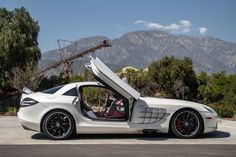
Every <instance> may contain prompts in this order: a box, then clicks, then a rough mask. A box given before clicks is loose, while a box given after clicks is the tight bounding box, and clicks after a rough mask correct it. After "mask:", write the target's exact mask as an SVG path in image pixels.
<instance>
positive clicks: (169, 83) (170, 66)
mask: <svg viewBox="0 0 236 157" xmlns="http://www.w3.org/2000/svg"><path fill="white" fill-rule="evenodd" d="M149 76H150V78H151V80H153V81H154V82H155V83H157V84H158V85H159V86H160V91H165V92H166V93H167V95H171V96H172V97H175V98H182V99H183V97H184V99H194V98H196V96H197V87H198V83H197V79H196V74H195V72H194V70H193V64H192V60H191V59H190V58H186V57H185V58H184V59H177V58H174V57H173V56H171V57H164V58H163V59H161V60H159V61H155V62H153V63H152V64H151V65H150V66H149ZM180 91H181V94H179V92H180ZM183 92H184V93H183ZM180 95H182V96H181V97H180Z"/></svg>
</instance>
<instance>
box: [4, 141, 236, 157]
mask: <svg viewBox="0 0 236 157" xmlns="http://www.w3.org/2000/svg"><path fill="white" fill-rule="evenodd" d="M235 148H236V145H101V144H100V145H10V146H9V145H8V146H0V156H1V157H13V156H14V157H30V156H34V157H44V156H50V157H65V156H68V157H73V156H76V157H87V156H96V157H100V156H102V157H117V156H122V157H129V156H133V157H157V156H165V157H168V156H175V157H184V156H188V157H189V156H191V157H201V156H204V157H208V156H209V157H212V156H222V157H235V153H236V150H235Z"/></svg>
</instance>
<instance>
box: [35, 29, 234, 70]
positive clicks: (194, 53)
mask: <svg viewBox="0 0 236 157" xmlns="http://www.w3.org/2000/svg"><path fill="white" fill-rule="evenodd" d="M104 39H108V38H107V37H102V36H95V37H90V38H82V39H79V40H77V41H76V44H72V45H70V46H69V47H68V48H69V49H71V50H75V49H76V50H78V51H79V50H81V49H84V48H86V47H88V46H91V45H92V44H94V42H98V41H102V40H104ZM96 55H97V56H98V57H99V58H100V59H101V60H102V61H104V62H105V63H106V64H108V65H109V66H110V67H112V69H113V70H117V69H119V68H122V67H125V66H134V67H137V68H146V67H147V66H148V65H149V64H150V63H151V62H153V61H155V60H158V59H160V58H162V57H164V56H170V55H173V56H175V57H177V58H183V57H185V56H186V57H190V58H192V60H193V63H194V69H195V70H196V71H197V72H198V71H201V70H203V71H207V72H209V73H214V72H218V71H222V70H224V71H226V72H227V73H234V72H236V44H234V43H229V42H226V41H223V40H221V39H217V38H214V37H209V36H207V37H189V36H183V35H181V36H175V35H172V34H169V33H166V32H162V31H157V30H155V31H136V32H130V33H127V34H124V35H123V36H121V37H119V38H116V39H114V40H112V47H110V48H104V49H101V50H97V51H96ZM59 58H60V55H59V54H58V52H57V50H53V51H48V52H45V53H43V54H42V60H41V61H40V66H45V65H47V64H48V63H49V62H52V61H55V60H58V59H59ZM85 58H86V57H84V59H85ZM79 66H80V62H79V60H77V61H75V62H74V65H73V69H74V71H78V69H79V68H78V67H79Z"/></svg>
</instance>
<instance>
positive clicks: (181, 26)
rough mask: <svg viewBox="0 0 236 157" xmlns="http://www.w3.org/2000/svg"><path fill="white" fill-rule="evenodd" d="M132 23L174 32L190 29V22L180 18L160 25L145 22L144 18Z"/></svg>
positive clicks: (183, 31)
mask: <svg viewBox="0 0 236 157" xmlns="http://www.w3.org/2000/svg"><path fill="white" fill-rule="evenodd" d="M134 24H143V25H144V26H145V27H146V28H148V29H159V30H166V31H171V32H176V33H178V32H179V33H181V32H182V33H187V32H189V31H190V30H191V27H192V23H191V22H190V21H188V20H180V21H178V22H176V23H171V24H168V25H162V24H160V23H158V22H147V21H144V20H137V21H136V22H135V23H134Z"/></svg>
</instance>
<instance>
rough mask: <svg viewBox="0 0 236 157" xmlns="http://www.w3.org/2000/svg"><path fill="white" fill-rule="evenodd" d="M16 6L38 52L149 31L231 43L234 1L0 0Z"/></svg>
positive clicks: (235, 22)
mask: <svg viewBox="0 0 236 157" xmlns="http://www.w3.org/2000/svg"><path fill="white" fill-rule="evenodd" d="M21 6H24V7H26V8H27V9H28V11H29V12H30V14H31V16H32V17H33V18H34V19H35V20H37V21H38V22H39V25H40V33H39V39H38V41H39V46H40V48H41V51H42V52H45V51H47V50H51V49H56V48H57V42H56V41H57V39H67V40H76V39H79V38H83V37H89V36H96V35H103V36H107V37H109V38H111V39H113V38H116V37H119V36H121V35H122V34H124V33H126V32H130V31H135V30H150V29H159V30H163V31H167V32H170V33H174V34H177V35H180V34H181V35H182V34H183V35H189V36H214V37H217V38H221V39H223V40H226V41H230V42H233V43H236V0H83V1H82V0H38V1H36V0H0V7H6V8H7V9H10V10H12V9H14V8H16V7H21Z"/></svg>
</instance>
